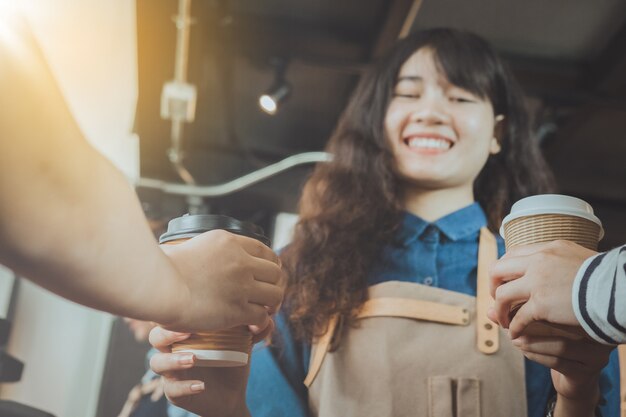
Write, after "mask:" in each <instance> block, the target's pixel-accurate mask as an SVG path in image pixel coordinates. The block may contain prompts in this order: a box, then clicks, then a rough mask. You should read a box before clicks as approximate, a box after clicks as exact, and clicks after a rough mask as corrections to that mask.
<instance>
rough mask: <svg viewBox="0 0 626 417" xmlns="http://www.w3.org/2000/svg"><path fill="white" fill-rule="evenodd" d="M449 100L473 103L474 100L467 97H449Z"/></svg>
mask: <svg viewBox="0 0 626 417" xmlns="http://www.w3.org/2000/svg"><path fill="white" fill-rule="evenodd" d="M450 101H453V102H455V103H475V102H476V101H475V100H472V99H469V98H467V97H450Z"/></svg>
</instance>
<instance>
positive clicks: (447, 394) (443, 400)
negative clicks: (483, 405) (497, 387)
mask: <svg viewBox="0 0 626 417" xmlns="http://www.w3.org/2000/svg"><path fill="white" fill-rule="evenodd" d="M428 415H429V417H480V381H479V380H478V379H476V378H451V377H448V376H433V377H430V378H428Z"/></svg>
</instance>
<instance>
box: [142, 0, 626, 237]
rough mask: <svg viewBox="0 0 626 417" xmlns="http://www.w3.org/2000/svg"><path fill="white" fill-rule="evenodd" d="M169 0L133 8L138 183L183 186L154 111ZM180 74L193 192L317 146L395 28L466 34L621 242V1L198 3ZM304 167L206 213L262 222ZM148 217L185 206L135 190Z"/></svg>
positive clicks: (290, 205) (286, 202)
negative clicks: (266, 95) (277, 100)
mask: <svg viewBox="0 0 626 417" xmlns="http://www.w3.org/2000/svg"><path fill="white" fill-rule="evenodd" d="M177 7H178V1H177V0H137V27H138V53H139V102H138V108H137V117H136V130H137V132H138V133H139V135H140V140H141V174H142V177H148V178H157V179H161V180H166V181H169V182H181V180H180V178H179V177H178V175H177V174H176V171H175V170H174V169H173V168H172V166H171V164H170V163H169V161H168V159H167V149H168V148H169V147H170V122H169V121H166V120H162V119H161V118H160V116H159V106H160V95H161V89H162V86H163V83H164V82H166V81H168V80H171V79H172V78H173V73H174V49H175V39H176V30H175V26H174V23H173V21H172V16H173V15H175V14H176V13H177ZM191 14H192V16H193V18H194V19H195V23H194V25H193V26H192V29H191V35H190V36H191V37H190V61H189V70H188V80H189V82H190V83H192V84H194V85H195V86H196V87H197V89H198V102H197V108H196V118H195V121H194V122H193V123H190V124H187V125H185V130H184V143H183V148H184V150H185V160H184V163H185V166H186V167H187V168H188V169H189V171H190V172H191V174H192V175H193V176H194V178H195V179H196V181H197V183H198V184H202V185H213V184H219V183H223V182H226V181H229V180H231V179H233V178H236V177H238V176H240V175H242V174H245V173H248V172H250V171H253V170H255V169H258V168H260V167H263V166H265V165H268V164H270V163H273V162H276V161H278V160H280V159H282V158H285V157H287V156H289V155H293V154H296V153H300V152H307V151H319V150H322V149H323V148H324V145H325V143H326V141H327V139H328V137H329V135H330V133H331V132H332V130H333V128H334V126H335V123H336V122H337V119H338V117H339V115H340V113H341V111H342V109H343V108H344V106H345V104H346V102H347V99H348V97H349V95H350V93H351V91H352V89H353V88H354V86H355V84H356V82H357V81H358V78H359V75H360V73H361V72H362V69H363V68H364V67H365V66H367V65H368V63H370V62H371V61H372V60H373V59H374V58H375V57H376V56H378V55H379V54H380V53H381V52H382V51H384V50H385V49H386V48H387V47H389V45H391V44H392V43H393V42H394V41H395V40H396V39H397V38H398V36H399V34H400V33H401V31H402V30H403V28H405V29H406V30H409V29H410V30H419V29H425V28H430V27H442V26H449V27H457V28H464V29H469V30H471V31H473V32H476V33H478V34H480V35H481V36H483V37H485V38H486V39H487V40H489V41H490V42H491V43H492V44H493V45H494V46H495V47H496V49H497V50H498V51H499V52H500V53H501V54H502V56H504V57H505V59H506V60H507V61H508V62H509V64H510V65H511V67H512V68H513V70H514V72H515V73H516V75H517V77H518V79H519V80H520V82H521V83H522V85H523V87H524V89H525V91H526V92H527V94H528V96H529V104H530V105H531V106H532V108H533V109H535V111H536V116H537V117H536V128H537V131H538V133H539V137H540V138H541V141H542V142H541V143H542V147H543V149H544V152H545V155H546V157H547V158H548V160H549V162H550V165H551V166H552V168H553V169H554V171H555V173H556V176H557V179H558V182H559V186H560V191H561V192H563V193H566V194H570V195H575V196H579V197H581V198H584V199H585V200H587V201H588V202H590V203H591V204H592V205H593V206H594V207H595V209H596V211H597V213H598V215H599V217H600V218H601V219H602V220H603V222H604V223H605V228H606V229H607V234H606V238H605V240H604V242H603V247H609V246H613V245H617V244H619V243H623V242H624V241H626V163H625V162H624V161H625V160H626V158H625V157H626V138H625V137H624V135H623V132H625V131H626V2H624V1H623V0H594V1H593V2H591V1H588V0H552V1H549V2H546V1H544V0H526V1H523V2H514V1H509V0H506V1H502V0H474V1H467V0H423V1H419V0H417V1H413V0H411V1H407V0H393V1H391V0H388V1H387V0H341V1H338V0H335V1H329V0H323V1H322V0H320V1H310V0H309V1H303V0H264V1H258V0H231V1H218V0H213V1H211V0H195V1H193V2H192V9H191ZM276 60H281V61H282V62H286V63H287V67H286V78H287V80H288V81H289V83H290V84H291V86H292V94H291V96H290V98H289V100H288V101H287V102H285V104H284V105H283V106H282V107H281V108H280V109H279V112H278V113H277V114H276V115H275V116H269V115H267V114H265V113H263V112H261V110H260V109H259V107H258V105H257V99H258V96H259V95H260V94H262V93H263V92H264V90H266V89H267V88H268V87H269V86H270V85H271V84H272V81H273V78H274V76H273V74H274V71H273V67H272V62H276ZM309 169H310V167H301V168H295V169H293V170H292V171H289V172H287V173H284V174H280V175H278V176H277V177H275V178H272V179H269V180H267V181H265V182H263V183H260V184H258V185H255V186H253V187H251V188H249V189H247V190H245V191H241V192H239V193H236V194H233V195H231V196H228V197H221V198H214V199H211V200H207V204H208V205H209V206H210V209H211V211H213V212H225V213H229V214H232V215H235V216H239V217H246V218H249V219H252V220H255V221H257V222H261V223H264V222H265V221H266V220H267V219H268V218H271V216H272V214H273V213H275V212H276V211H292V212H293V211H295V209H296V202H297V197H298V195H299V192H300V187H301V185H302V182H303V181H304V179H305V177H306V174H307V173H308V172H309ZM139 194H140V196H141V198H142V199H143V200H144V202H145V204H146V207H147V208H148V210H149V211H150V210H151V211H152V212H153V215H157V216H171V215H176V214H180V212H182V211H185V209H186V208H185V202H184V200H182V199H180V198H171V197H167V196H165V195H162V194H160V193H158V192H155V191H152V190H142V189H140V190H139Z"/></svg>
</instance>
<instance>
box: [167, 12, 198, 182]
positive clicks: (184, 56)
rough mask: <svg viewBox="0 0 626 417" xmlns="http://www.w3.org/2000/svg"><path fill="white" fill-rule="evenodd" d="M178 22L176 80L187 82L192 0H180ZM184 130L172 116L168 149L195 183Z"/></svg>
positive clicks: (176, 164)
mask: <svg viewBox="0 0 626 417" xmlns="http://www.w3.org/2000/svg"><path fill="white" fill-rule="evenodd" d="M174 22H175V23H176V55H175V59H174V81H176V82H178V83H181V84H182V83H185V82H186V81H187V64H188V61H189V28H190V26H191V23H192V21H191V0H179V1H178V15H177V16H176V17H175V19H174ZM183 131H184V120H181V119H180V118H178V117H174V118H172V129H171V140H172V147H171V148H170V149H169V150H168V155H167V156H168V158H169V160H170V162H171V163H172V165H173V166H174V169H175V170H176V172H177V173H178V176H179V177H180V178H181V179H182V180H183V181H184V182H185V183H186V184H190V185H194V184H195V183H196V181H195V180H194V178H193V175H191V173H190V172H189V170H188V169H187V168H186V167H185V166H184V165H183V151H182V142H183Z"/></svg>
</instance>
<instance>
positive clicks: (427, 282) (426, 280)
mask: <svg viewBox="0 0 626 417" xmlns="http://www.w3.org/2000/svg"><path fill="white" fill-rule="evenodd" d="M424 285H433V277H426V278H424Z"/></svg>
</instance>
